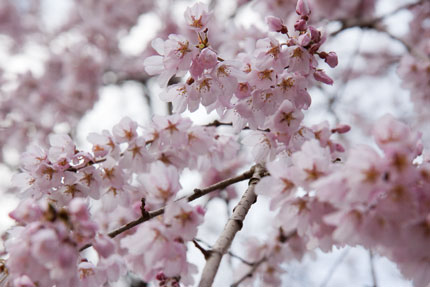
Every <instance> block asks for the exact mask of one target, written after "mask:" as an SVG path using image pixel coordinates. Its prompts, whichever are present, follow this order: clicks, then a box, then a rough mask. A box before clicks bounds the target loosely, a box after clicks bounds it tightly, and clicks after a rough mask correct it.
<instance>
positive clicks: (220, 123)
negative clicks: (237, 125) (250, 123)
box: [204, 120, 270, 132]
mask: <svg viewBox="0 0 430 287" xmlns="http://www.w3.org/2000/svg"><path fill="white" fill-rule="evenodd" d="M204 126H205V127H219V126H230V127H231V126H233V123H223V122H220V121H218V120H214V121H213V122H211V123H208V124H206V125H204ZM250 129H251V128H250V127H243V130H250ZM257 131H260V132H270V129H265V130H262V129H257Z"/></svg>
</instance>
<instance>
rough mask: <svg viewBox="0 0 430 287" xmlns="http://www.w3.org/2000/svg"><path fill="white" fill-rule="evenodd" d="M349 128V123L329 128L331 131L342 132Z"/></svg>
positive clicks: (347, 130)
mask: <svg viewBox="0 0 430 287" xmlns="http://www.w3.org/2000/svg"><path fill="white" fill-rule="evenodd" d="M350 130H351V127H350V126H349V125H337V127H335V128H334V129H332V130H331V132H332V133H339V134H344V133H347V132H349V131H350Z"/></svg>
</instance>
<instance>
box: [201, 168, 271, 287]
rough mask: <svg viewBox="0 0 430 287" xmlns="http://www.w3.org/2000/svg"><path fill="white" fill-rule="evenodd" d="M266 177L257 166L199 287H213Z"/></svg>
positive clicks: (207, 264) (214, 251)
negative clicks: (260, 182) (226, 254)
mask: <svg viewBox="0 0 430 287" xmlns="http://www.w3.org/2000/svg"><path fill="white" fill-rule="evenodd" d="M264 175H265V169H264V167H263V166H261V165H256V166H255V169H254V173H253V175H252V178H251V179H250V181H249V186H248V188H247V190H246V192H245V193H244V194H243V196H242V198H241V199H240V201H239V203H238V204H237V205H236V207H235V208H234V209H233V215H232V216H231V217H230V219H229V220H228V222H227V224H226V225H225V227H224V230H223V232H222V233H221V235H220V236H219V238H218V240H217V241H216V242H215V245H214V247H213V248H212V250H211V255H210V257H209V258H208V260H207V261H206V265H205V267H204V269H203V273H202V277H201V279H200V283H199V287H210V286H212V284H213V281H214V278H215V275H216V273H217V271H218V267H219V264H220V262H221V259H222V257H223V255H224V254H225V253H227V251H228V249H229V247H230V245H231V243H232V241H233V239H234V237H235V236H236V233H237V232H238V231H239V230H241V229H242V226H243V221H244V219H245V217H246V214H247V213H248V211H249V209H250V208H251V206H252V204H254V202H255V201H256V199H257V196H256V195H255V192H254V188H255V185H256V184H257V183H258V182H259V181H260V179H261V177H263V176H264Z"/></svg>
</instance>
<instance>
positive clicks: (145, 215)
mask: <svg viewBox="0 0 430 287" xmlns="http://www.w3.org/2000/svg"><path fill="white" fill-rule="evenodd" d="M256 167H257V166H253V167H251V168H250V169H249V170H248V171H246V172H244V173H242V174H240V175H238V176H235V177H232V178H228V179H226V180H223V181H220V182H218V183H215V184H213V185H210V186H208V187H206V188H202V189H198V188H196V189H194V192H193V193H192V194H190V195H189V196H185V197H181V198H179V199H177V200H176V201H179V200H182V199H186V200H187V201H188V202H191V201H193V200H195V199H197V198H200V197H202V196H204V195H206V194H208V193H210V192H212V191H215V190H218V189H223V188H226V187H227V186H229V185H232V184H234V183H237V182H240V181H243V180H246V179H250V178H251V177H252V176H253V175H254V173H255V172H254V171H255V170H256V169H257V168H256ZM164 209H165V206H163V207H161V208H159V209H156V210H154V211H150V212H146V213H143V214H142V216H141V217H139V218H138V219H136V220H133V221H131V222H129V223H127V224H125V225H123V226H122V227H120V228H118V229H116V230H113V231H112V232H109V233H108V236H109V237H111V238H114V237H116V236H118V235H119V234H121V233H123V232H125V231H127V230H129V229H131V228H133V227H135V226H137V225H139V224H141V223H143V222H145V221H148V220H150V219H152V218H154V217H157V216H159V215H161V214H163V213H164ZM91 246H92V244H91V243H88V244H86V245H84V246H82V247H81V248H80V249H79V251H83V250H85V249H87V248H88V247H91Z"/></svg>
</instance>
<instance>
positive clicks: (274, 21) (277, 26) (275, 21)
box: [265, 16, 287, 32]
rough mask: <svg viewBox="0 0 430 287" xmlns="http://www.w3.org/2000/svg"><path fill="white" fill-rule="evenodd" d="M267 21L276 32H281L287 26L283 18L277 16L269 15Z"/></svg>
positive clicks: (271, 29) (270, 28)
mask: <svg viewBox="0 0 430 287" xmlns="http://www.w3.org/2000/svg"><path fill="white" fill-rule="evenodd" d="M265 20H266V23H267V24H268V25H269V30H270V31H274V32H281V31H282V30H283V29H284V28H285V29H286V28H287V27H285V26H284V23H283V22H282V20H281V19H279V18H278V17H275V16H267V17H266V18H265Z"/></svg>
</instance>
